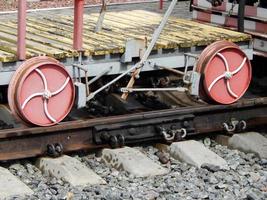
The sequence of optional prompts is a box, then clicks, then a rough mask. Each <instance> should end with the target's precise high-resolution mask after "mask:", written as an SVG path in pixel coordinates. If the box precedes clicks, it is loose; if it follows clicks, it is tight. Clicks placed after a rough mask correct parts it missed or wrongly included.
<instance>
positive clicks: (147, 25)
mask: <svg viewBox="0 0 267 200" xmlns="http://www.w3.org/2000/svg"><path fill="white" fill-rule="evenodd" d="M97 18H98V13H92V14H85V19H84V45H83V48H84V50H85V51H84V54H85V56H89V55H105V54H113V53H123V52H124V47H125V42H126V41H127V40H128V39H131V38H138V39H144V40H145V39H147V40H148V41H149V40H150V39H151V35H152V33H153V31H154V29H155V28H156V27H157V26H158V24H159V22H160V20H161V18H162V15H161V14H158V13H154V12H149V11H144V10H131V11H119V12H107V14H106V16H105V20H104V24H103V27H104V28H103V30H102V31H101V32H99V33H95V32H94V28H95V24H96V21H97ZM16 29H17V21H16V20H14V19H5V20H1V21H0V61H1V62H12V61H16V43H17V41H16V40H17V38H16V34H17V33H16V31H17V30H16ZM72 36H73V16H71V15H67V14H62V13H61V14H54V15H53V16H49V15H45V14H43V13H38V15H34V16H29V17H28V18H27V58H30V57H33V56H37V55H47V56H52V57H54V58H57V59H61V58H67V57H76V56H77V55H78V54H77V52H76V51H75V50H73V49H72ZM217 40H229V41H232V42H241V41H248V40H250V36H249V35H247V34H243V33H238V32H234V31H230V30H225V29H222V28H217V27H213V26H209V25H205V24H200V23H197V22H194V21H190V20H186V19H179V18H176V17H171V18H170V19H169V21H168V24H167V26H166V27H165V29H164V31H163V33H162V34H161V36H160V38H159V40H158V42H157V44H156V46H155V48H156V49H160V48H162V49H170V48H179V47H192V46H203V45H208V44H210V43H212V42H214V41H217Z"/></svg>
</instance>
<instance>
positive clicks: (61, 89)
mask: <svg viewBox="0 0 267 200" xmlns="http://www.w3.org/2000/svg"><path fill="white" fill-rule="evenodd" d="M69 81H70V78H69V77H68V78H67V79H66V81H65V82H64V84H63V85H62V86H61V87H60V88H59V89H58V90H56V91H55V92H52V93H51V94H52V96H54V95H57V94H58V93H60V92H61V91H63V90H64V89H65V87H66V86H67V84H68V82H69Z"/></svg>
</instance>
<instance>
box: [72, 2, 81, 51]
mask: <svg viewBox="0 0 267 200" xmlns="http://www.w3.org/2000/svg"><path fill="white" fill-rule="evenodd" d="M74 1H75V2H74V32H73V48H74V49H75V50H77V51H82V46H83V12H84V0H74Z"/></svg>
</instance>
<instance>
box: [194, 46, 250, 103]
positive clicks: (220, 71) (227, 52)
mask: <svg viewBox="0 0 267 200" xmlns="http://www.w3.org/2000/svg"><path fill="white" fill-rule="evenodd" d="M197 71H198V72H200V73H202V75H203V78H202V82H203V85H202V87H203V89H204V92H205V94H206V96H207V97H208V99H210V100H213V101H215V102H217V103H220V104H231V103H234V102H236V101H237V100H238V99H240V98H241V97H242V96H243V95H244V93H245V92H246V91H247V89H248V87H249V84H250V81H251V75H252V69H251V64H250V61H249V59H248V58H247V56H246V55H245V53H244V52H243V51H242V50H241V49H240V48H239V47H238V46H237V45H235V44H233V43H229V42H226V41H222V42H217V43H216V44H212V46H211V47H207V50H206V51H205V50H204V51H203V52H202V54H201V55H200V58H199V61H198V63H197ZM202 93H203V91H202Z"/></svg>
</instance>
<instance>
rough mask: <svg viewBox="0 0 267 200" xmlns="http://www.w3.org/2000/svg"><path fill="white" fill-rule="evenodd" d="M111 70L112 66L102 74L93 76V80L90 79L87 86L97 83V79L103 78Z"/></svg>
mask: <svg viewBox="0 0 267 200" xmlns="http://www.w3.org/2000/svg"><path fill="white" fill-rule="evenodd" d="M111 69H112V66H111V67H109V68H107V69H105V70H103V71H102V72H100V73H99V74H98V75H97V76H95V77H94V78H92V79H91V80H90V81H89V82H88V85H91V84H92V83H94V82H95V81H97V80H98V79H99V78H101V77H102V76H104V75H105V74H107V73H108V72H110V71H111Z"/></svg>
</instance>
